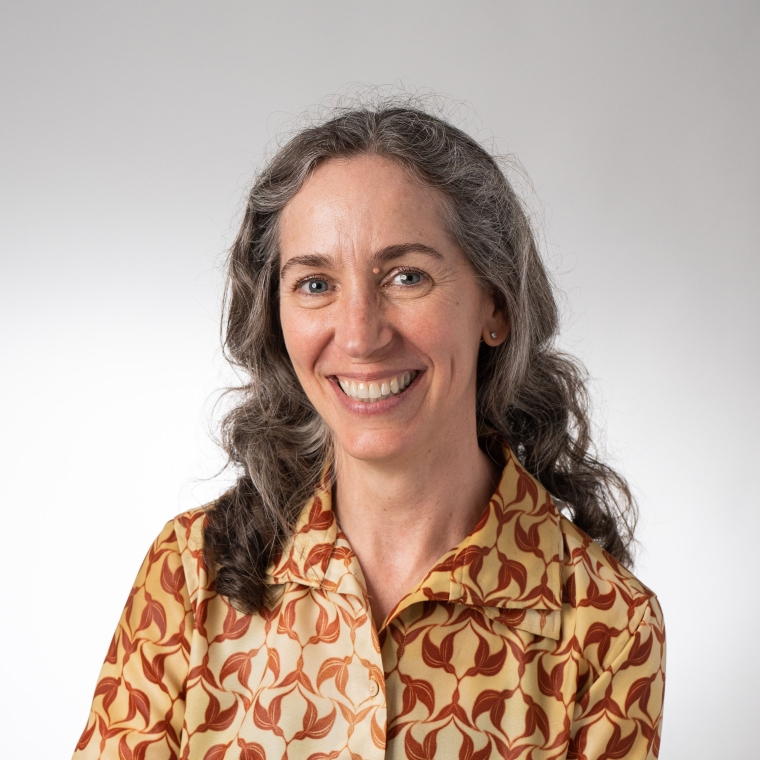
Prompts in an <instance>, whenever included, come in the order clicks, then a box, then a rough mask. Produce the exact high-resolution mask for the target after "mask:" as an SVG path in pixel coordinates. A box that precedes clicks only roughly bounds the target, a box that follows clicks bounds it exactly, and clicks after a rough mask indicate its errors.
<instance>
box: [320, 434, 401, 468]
mask: <svg viewBox="0 0 760 760" xmlns="http://www.w3.org/2000/svg"><path fill="white" fill-rule="evenodd" d="M411 438H412V437H411V436H409V435H408V433H407V434H406V435H405V434H403V433H398V432H386V431H382V432H379V431H376V430H372V431H370V430H368V431H365V432H356V433H353V434H351V435H346V436H335V445H336V451H340V452H343V453H345V454H347V455H348V456H350V457H352V458H354V459H361V460H363V461H366V462H371V461H376V462H381V461H383V460H389V459H395V458H396V457H401V456H405V455H406V456H408V455H409V454H411V452H412V450H413V449H414V443H415V441H414V440H411Z"/></svg>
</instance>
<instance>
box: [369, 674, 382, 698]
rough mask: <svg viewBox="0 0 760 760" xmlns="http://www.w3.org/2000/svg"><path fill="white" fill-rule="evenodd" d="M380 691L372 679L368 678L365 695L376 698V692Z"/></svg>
mask: <svg viewBox="0 0 760 760" xmlns="http://www.w3.org/2000/svg"><path fill="white" fill-rule="evenodd" d="M379 691H380V685H379V684H378V682H377V681H376V680H375V679H374V678H370V679H369V681H367V694H369V695H370V697H376V696H377V692H379Z"/></svg>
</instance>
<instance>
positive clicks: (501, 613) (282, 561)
mask: <svg viewBox="0 0 760 760" xmlns="http://www.w3.org/2000/svg"><path fill="white" fill-rule="evenodd" d="M504 457H505V460H506V463H505V466H504V469H503V471H502V475H501V480H500V481H499V485H498V487H497V489H496V491H495V492H494V494H493V496H492V497H491V500H490V502H489V504H488V506H487V507H486V509H485V510H484V511H483V514H482V515H481V517H480V519H479V520H478V523H477V525H476V526H475V528H474V529H473V531H472V532H471V533H470V535H468V536H467V537H466V538H465V539H464V540H463V541H462V542H461V543H460V544H459V546H457V547H455V548H454V549H452V550H451V551H449V552H447V553H446V554H445V555H444V556H443V557H442V558H441V559H440V561H439V562H438V563H436V565H435V566H434V567H433V568H432V569H431V570H430V572H429V573H428V574H427V576H426V577H425V578H424V579H423V580H422V581H421V582H420V583H419V584H418V585H417V587H416V588H414V589H413V590H412V591H410V592H409V593H408V594H407V595H406V596H405V597H404V598H403V599H402V600H401V601H400V602H399V603H398V604H397V605H396V607H395V608H394V610H393V611H392V612H391V613H390V614H389V616H388V618H387V619H386V621H385V623H384V624H383V626H382V627H384V626H385V625H387V624H388V623H389V622H390V621H391V620H392V619H393V618H394V617H396V616H398V615H399V614H400V613H401V612H402V611H403V609H405V608H406V607H408V606H410V605H412V604H414V603H416V602H429V601H436V602H449V603H456V604H463V605H467V606H470V607H478V608H482V609H483V611H484V612H485V613H486V614H488V615H489V616H490V617H492V618H494V619H499V620H501V621H502V622H504V623H506V624H507V625H513V626H514V627H518V628H520V627H522V628H524V629H525V630H531V632H534V633H539V632H540V633H541V635H550V636H551V637H552V638H556V635H558V634H559V610H561V608H562V598H561V578H560V563H561V560H562V536H561V530H560V522H559V521H560V516H559V513H558V511H557V508H556V506H555V505H554V501H553V500H552V497H551V496H550V495H549V493H548V492H547V491H546V489H545V488H543V486H541V484H540V483H538V481H536V480H535V478H533V477H532V476H531V475H530V474H529V473H528V472H527V471H526V470H525V469H524V468H523V467H522V465H521V464H520V463H519V462H518V461H517V458H516V457H515V456H514V454H513V453H512V451H511V450H510V449H509V448H508V447H504ZM330 474H331V473H330V467H326V468H325V469H324V471H323V473H322V477H321V478H320V482H319V484H318V487H317V489H316V492H315V494H314V496H313V497H312V498H311V499H310V500H309V502H308V503H307V504H306V506H305V507H304V509H303V511H302V513H301V516H300V518H299V520H298V522H297V524H296V529H295V533H294V535H293V537H292V538H291V539H290V541H289V542H288V544H287V545H286V546H285V547H284V549H283V552H282V553H281V555H280V556H279V558H278V559H277V560H276V561H275V562H273V563H272V565H271V566H270V568H269V571H268V582H269V583H271V584H282V583H288V582H291V583H299V584H302V585H306V586H312V587H315V588H324V589H325V590H328V589H329V590H332V591H336V592H338V593H345V594H351V593H353V594H356V595H358V596H360V597H366V586H365V584H364V578H363V575H362V573H361V569H360V567H359V563H358V562H357V561H356V558H355V556H354V555H353V552H352V551H351V548H350V546H349V545H348V542H347V540H346V538H345V536H343V534H342V533H340V531H339V530H338V526H337V522H336V519H335V515H334V513H333V511H332V496H331V485H330V484H331V477H330ZM555 612H556V613H557V614H556V615H555V614H553V613H555ZM526 620H527V622H526ZM534 628H536V629H540V630H535V631H534V630H533V629H534ZM552 633H555V634H556V635H552Z"/></svg>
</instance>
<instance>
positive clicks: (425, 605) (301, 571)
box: [74, 450, 665, 760]
mask: <svg viewBox="0 0 760 760" xmlns="http://www.w3.org/2000/svg"><path fill="white" fill-rule="evenodd" d="M506 455H507V461H506V466H505V468H504V472H503V474H502V478H501V481H500V483H499V486H498V489H497V491H496V493H495V494H494V495H493V497H492V498H491V501H490V503H489V505H488V507H487V508H486V509H485V511H484V512H483V515H482V516H481V518H480V520H479V522H478V524H477V525H476V526H475V528H474V530H473V531H472V533H471V534H470V535H469V536H468V537H467V538H465V540H464V541H462V543H461V544H460V545H459V546H457V547H456V548H455V549H452V550H451V551H450V552H448V553H447V554H446V555H444V556H443V557H442V558H441V559H440V561H439V562H438V563H437V564H436V565H435V567H433V568H432V569H431V570H430V572H429V573H428V575H427V576H426V577H425V579H424V580H423V581H422V582H421V583H420V584H419V585H418V586H417V587H416V588H415V589H413V590H412V591H410V592H409V593H408V594H407V595H406V596H405V597H404V598H403V599H402V600H401V601H400V602H399V603H398V605H397V606H396V607H395V609H394V610H393V611H392V612H391V613H390V614H389V615H388V617H387V619H386V620H385V621H384V622H383V624H382V625H381V626H380V627H379V628H377V627H376V626H375V625H374V623H373V621H372V616H371V613H370V607H369V603H368V599H367V592H366V587H365V583H364V580H363V576H362V571H361V569H360V567H359V564H358V562H357V560H356V557H355V555H354V554H353V552H352V551H351V547H350V546H349V545H348V542H347V540H346V538H345V536H343V535H342V533H341V532H340V531H339V529H338V527H337V524H336V520H335V517H334V515H333V512H332V509H331V498H330V490H329V488H327V487H326V485H325V483H322V484H321V485H320V487H319V488H318V490H317V492H316V493H315V495H314V497H313V498H312V499H311V500H310V501H309V503H308V504H307V505H306V507H305V508H304V510H303V513H302V515H301V518H300V521H299V524H298V527H297V530H296V533H295V535H294V536H293V539H292V540H291V541H290V543H289V545H288V546H287V547H286V549H285V551H284V552H283V553H282V555H281V557H280V558H279V559H278V560H277V561H276V562H275V563H273V565H272V566H271V567H270V569H269V573H268V581H269V583H270V594H269V598H268V602H267V604H266V607H265V608H264V609H263V610H262V611H261V612H260V613H258V614H256V615H244V614H242V613H239V612H237V611H236V610H235V609H234V608H233V607H232V606H230V604H229V602H228V601H227V599H226V598H225V597H222V596H220V595H218V594H216V593H215V591H214V582H213V578H212V576H211V574H210V573H209V570H208V568H207V567H206V565H205V564H204V561H203V553H202V529H203V521H204V514H205V512H204V509H203V508H201V509H197V510H194V511H190V512H187V513H185V514H182V515H180V516H179V517H177V518H176V519H174V520H173V521H172V522H170V523H169V524H168V525H167V526H166V527H165V528H164V530H163V531H162V532H161V534H160V535H159V537H158V538H157V539H156V542H155V543H154V544H153V546H152V547H151V549H150V552H149V553H148V556H147V557H146V559H145V562H144V563H143V566H142V568H141V569H140V572H139V574H138V576H137V580H136V582H135V586H134V588H133V589H132V592H131V593H130V595H129V599H128V600H127V605H126V608H125V610H124V613H123V615H122V617H121V620H120V622H119V625H118V628H117V630H116V634H115V636H114V638H113V641H112V643H111V647H110V649H109V650H108V655H107V656H106V660H105V663H104V665H103V670H102V672H101V674H100V680H99V681H98V685H97V688H96V690H95V699H94V702H93V705H92V710H91V713H90V716H89V719H88V721H87V726H86V728H85V730H84V733H83V734H82V738H81V739H80V741H79V744H78V745H77V749H76V752H75V753H74V758H75V760H85V759H88V758H108V760H110V759H111V758H113V760H168V759H169V758H183V759H187V760H223V759H224V760H233V759H234V760H264V759H265V758H266V760H272V759H275V758H276V759H277V760H281V759H283V760H284V759H285V758H290V759H291V760H300V759H301V758H303V759H304V760H331V759H337V758H341V759H342V758H346V759H347V760H348V759H350V760H360V759H362V760H383V759H384V758H393V759H394V760H395V759H396V758H414V759H415V760H422V759H423V758H425V759H427V758H437V759H440V760H449V759H451V760H454V759H456V760H485V759H486V758H512V759H513V760H550V759H551V760H560V758H585V759H586V760H603V759H604V760H607V759H612V758H629V759H630V758H654V757H657V754H658V749H659V742H660V722H661V715H662V699H663V688H664V675H665V674H664V652H665V633H664V628H663V621H662V614H661V611H660V608H659V605H658V603H657V600H656V598H655V596H654V595H653V594H652V592H651V591H649V590H648V589H647V588H646V587H645V586H643V585H642V584H641V583H639V581H637V580H636V578H634V577H633V576H632V575H631V574H630V573H629V572H628V571H627V570H625V569H624V568H623V567H621V566H620V565H619V564H618V563H617V562H616V561H615V560H614V559H613V558H612V557H610V555H609V554H607V553H606V552H604V551H603V550H602V549H600V548H599V546H598V545H597V544H595V543H593V542H592V541H591V540H590V539H589V538H588V537H587V536H586V535H585V534H584V533H582V532H581V531H580V530H578V529H577V528H576V527H575V526H574V525H573V524H572V523H570V522H569V521H568V520H566V519H565V518H564V517H562V516H561V515H560V514H559V513H558V511H557V508H556V506H555V505H554V502H553V501H552V499H551V497H550V496H549V494H548V493H547V492H546V491H545V490H544V489H543V488H542V487H541V485H539V484H538V483H537V482H536V481H535V480H534V479H533V478H532V477H531V476H530V475H529V474H528V473H527V472H526V471H525V470H524V469H523V468H522V467H521V465H520V464H519V462H518V461H517V459H516V458H515V457H514V456H513V455H512V454H511V452H509V450H507V451H506Z"/></svg>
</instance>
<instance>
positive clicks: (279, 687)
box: [75, 106, 664, 760]
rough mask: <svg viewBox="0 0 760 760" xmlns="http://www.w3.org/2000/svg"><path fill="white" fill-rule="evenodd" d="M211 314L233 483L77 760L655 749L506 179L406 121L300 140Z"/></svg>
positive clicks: (595, 497) (640, 673)
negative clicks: (239, 386) (227, 363)
mask: <svg viewBox="0 0 760 760" xmlns="http://www.w3.org/2000/svg"><path fill="white" fill-rule="evenodd" d="M228 296H229V302H228V322H227V335H226V344H227V348H228V351H229V354H230V356H231V358H232V360H233V361H234V362H235V363H236V364H237V365H238V366H240V367H241V368H243V369H244V370H245V371H246V372H247V373H248V375H249V381H248V382H247V384H246V385H245V387H244V388H243V391H242V393H243V396H242V402H241V404H240V405H239V406H238V407H237V408H236V409H235V410H233V411H232V412H231V413H230V415H229V416H228V417H227V419H226V421H225V425H224V436H225V443H226V448H227V451H228V453H229V456H230V458H231V460H232V461H233V462H234V463H235V464H237V465H238V466H239V468H240V473H241V474H240V477H239V479H238V481H237V484H236V485H235V487H234V488H233V489H232V490H231V491H229V492H228V493H226V494H225V495H224V496H222V497H221V498H220V499H219V500H218V501H217V502H215V503H213V504H211V505H208V506H207V507H203V508H200V509H197V510H194V511H191V512H188V513H185V514H183V515H180V516H179V517H177V518H176V519H175V520H173V521H172V522H170V523H169V524H168V525H167V526H166V528H165V529H164V531H163V532H162V533H161V535H160V536H159V537H158V539H157V540H156V542H155V544H154V545H153V547H152V548H151V550H150V552H149V554H148V557H147V558H146V560H145V563H144V564H143V567H142V569H141V570H140V573H139V575H138V578H137V581H136V584H135V587H134V589H133V591H132V593H131V594H130V597H129V600H128V602H127V606H126V609H125V611H124V614H123V616H122V619H121V621H120V623H119V627H118V629H117V632H116V635H115V637H114V640H113V643H112V645H111V648H110V650H109V652H108V655H107V657H106V662H105V664H104V666H103V671H102V674H101V679H100V681H99V683H98V686H97V689H96V693H95V700H94V703H93V708H92V712H91V715H90V718H89V720H88V723H87V727H86V729H85V731H84V734H83V735H82V738H81V740H80V742H79V745H78V747H77V751H76V753H75V757H76V758H96V757H98V758H99V757H102V758H135V760H136V759H137V758H146V759H147V758H171V757H181V758H193V759H195V758H198V760H200V759H201V758H205V759H206V760H218V759H219V758H245V759H246V760H253V759H254V758H256V759H259V758H284V757H288V758H312V759H313V760H317V759H318V758H343V757H346V758H349V757H350V758H378V760H379V759H380V758H384V757H385V758H404V757H409V758H432V757H435V758H470V759H472V760H475V759H476V758H497V757H498V758H502V757H507V758H531V760H539V759H540V758H555V759H556V758H565V757H568V758H581V757H582V758H588V759H589V760H590V759H591V758H602V757H604V758H614V757H617V758H622V757H626V758H644V757H656V756H657V753H658V747H659V730H660V719H661V707H662V696H663V686H664V670H663V656H664V629H663V624H662V617H661V612H660V609H659V606H658V604H657V600H656V598H655V597H654V595H653V594H652V592H651V591H649V590H648V589H647V588H645V587H644V586H643V585H642V584H641V583H639V582H638V581H637V580H636V579H635V578H634V577H633V576H632V575H631V574H630V573H629V572H628V571H627V570H626V569H625V567H624V566H625V565H629V564H630V561H631V556H630V554H629V546H630V542H631V540H632V533H631V527H630V525H631V522H632V518H631V516H632V514H633V505H632V503H631V497H630V494H629V492H628V489H627V487H626V485H625V482H624V481H623V480H622V479H621V478H620V477H619V476H618V475H617V474H616V473H614V472H613V471H612V470H611V469H609V468H608V467H606V466H605V465H603V464H601V463H600V462H598V461H597V460H596V459H595V458H594V457H593V456H592V454H591V453H590V446H591V441H590V439H589V419H588V415H587V405H586V396H585V389H584V385H583V380H582V374H581V372H580V370H579V369H578V367H577V365H576V364H575V363H573V362H572V361H571V360H569V359H568V358H566V357H564V356H563V355H561V354H560V353H558V352H557V350H556V349H555V348H554V347H553V339H554V337H555V335H556V332H557V311H556V306H555V302H554V299H553V296H552V291H551V287H550V283H549V280H548V277H547V274H546V271H545V270H544V268H543V265H542V263H541V260H540V258H539V255H538V253H537V250H536V245H535V242H534V238H533V235H532V232H531V229H530V227H529V224H528V221H527V219H526V215H525V213H524V212H523V210H522V208H521V205H520V203H519V201H518V200H517V198H516V196H515V194H514V192H513V191H512V189H511V187H510V185H509V184H508V182H507V180H506V179H505V176H504V174H503V173H502V172H501V171H500V169H499V167H498V165H497V163H496V162H495V161H494V159H493V158H492V157H491V156H490V155H488V153H487V152H486V151H484V150H483V148H481V147H480V146H479V145H478V144H477V143H476V142H474V141H473V140H472V139H471V138H469V137H468V136H467V135H465V134H464V133H463V132H461V131H460V130H458V129H456V128H454V127H453V126H451V125H450V124H447V123H445V122H444V121H442V120H440V119H438V118H436V117H434V116H432V115H429V114H427V113H425V112H423V111H421V110H418V109H416V108H410V107H405V106H399V107H392V106H390V107H388V106H382V107H379V108H377V109H358V110H350V111H345V112H340V113H338V114H336V115H334V116H333V118H332V119H331V120H329V121H326V122H324V123H322V124H320V125H318V126H315V127H312V128H309V129H306V130H304V131H302V132H301V133H299V134H298V135H296V136H295V137H294V138H293V139H292V140H291V141H290V142H289V143H288V144H287V145H286V146H285V147H284V148H282V149H281V150H280V151H279V152H278V153H277V155H275V157H274V158H273V160H272V161H271V162H270V163H269V165H268V166H267V167H266V168H265V169H264V170H263V171H262V172H261V174H260V176H259V177H258V179H257V180H256V182H255V184H254V186H253V189H252V191H251V194H250V198H249V201H248V206H247V210H246V214H245V218H244V220H243V224H242V227H241V230H240V233H239V235H238V237H237V240H236V242H235V244H234V246H233V248H232V252H231V256H230V265H229V291H228ZM560 509H562V510H563V511H565V512H566V514H567V515H569V517H570V519H568V518H566V517H564V516H562V515H561V514H560V511H559V510H560ZM592 539H593V540H592Z"/></svg>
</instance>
